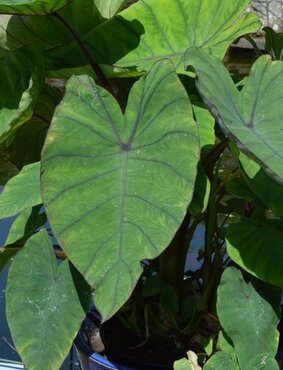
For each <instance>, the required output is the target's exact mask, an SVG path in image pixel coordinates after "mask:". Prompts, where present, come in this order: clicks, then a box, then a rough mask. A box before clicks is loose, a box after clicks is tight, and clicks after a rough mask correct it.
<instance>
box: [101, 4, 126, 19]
mask: <svg viewBox="0 0 283 370" xmlns="http://www.w3.org/2000/svg"><path fill="white" fill-rule="evenodd" d="M125 2H126V0H94V3H95V5H96V6H97V8H98V10H99V11H100V13H101V14H102V16H103V17H104V18H111V17H113V15H115V14H116V13H117V11H118V10H119V9H120V8H121V6H122V5H123V3H125Z"/></svg>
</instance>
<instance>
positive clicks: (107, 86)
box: [52, 13, 115, 96]
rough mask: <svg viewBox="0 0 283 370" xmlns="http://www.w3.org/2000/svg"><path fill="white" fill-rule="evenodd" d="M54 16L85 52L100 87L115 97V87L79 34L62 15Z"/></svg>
mask: <svg viewBox="0 0 283 370" xmlns="http://www.w3.org/2000/svg"><path fill="white" fill-rule="evenodd" d="M52 15H53V16H54V17H55V18H57V19H58V20H59V21H60V22H61V23H62V24H63V25H64V27H65V28H66V29H67V30H68V32H69V33H70V34H71V35H72V37H73V39H74V40H75V41H76V43H77V44H78V46H79V48H80V49H81V51H82V52H83V54H84V56H85V57H86V59H87V60H88V62H89V64H90V66H91V68H92V69H93V71H94V73H95V75H96V77H97V79H98V81H99V83H100V85H101V86H102V87H104V88H105V89H106V90H108V91H109V92H110V93H111V94H112V95H113V96H115V92H114V90H113V87H112V86H111V85H110V83H109V81H108V80H107V78H106V77H105V75H104V73H103V71H102V70H101V68H100V67H99V65H98V64H97V63H96V62H95V61H94V59H93V57H92V56H91V54H90V53H89V51H88V50H87V48H86V46H85V45H84V43H83V42H82V41H81V39H80V37H79V35H78V34H77V32H76V31H75V30H74V29H73V28H72V27H71V26H70V25H69V23H68V22H67V21H66V20H65V19H64V18H63V17H61V15H60V14H58V13H53V14H52Z"/></svg>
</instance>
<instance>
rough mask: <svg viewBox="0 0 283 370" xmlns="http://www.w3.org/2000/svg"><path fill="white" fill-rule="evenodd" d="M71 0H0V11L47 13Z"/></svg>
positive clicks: (5, 12) (8, 12) (33, 13)
mask: <svg viewBox="0 0 283 370" xmlns="http://www.w3.org/2000/svg"><path fill="white" fill-rule="evenodd" d="M70 2H71V0H1V1H0V13H4V14H26V15H27V14H30V15H39V14H48V13H53V12H56V11H57V10H59V9H60V8H63V7H64V6H65V5H67V4H68V3H70Z"/></svg>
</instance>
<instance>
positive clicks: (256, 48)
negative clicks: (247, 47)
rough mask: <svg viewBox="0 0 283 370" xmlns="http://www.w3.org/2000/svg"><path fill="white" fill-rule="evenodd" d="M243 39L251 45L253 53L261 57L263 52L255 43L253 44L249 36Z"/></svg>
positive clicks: (253, 41)
mask: <svg viewBox="0 0 283 370" xmlns="http://www.w3.org/2000/svg"><path fill="white" fill-rule="evenodd" d="M244 37H245V39H246V40H247V41H248V42H249V43H250V44H251V45H252V47H253V49H254V51H255V52H256V55H257V56H261V55H262V54H263V52H262V51H261V50H260V48H259V47H258V46H257V43H256V42H255V40H254V39H253V38H252V37H251V36H250V35H246V36H244Z"/></svg>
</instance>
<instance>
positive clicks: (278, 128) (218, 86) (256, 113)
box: [185, 48, 283, 183]
mask: <svg viewBox="0 0 283 370" xmlns="http://www.w3.org/2000/svg"><path fill="white" fill-rule="evenodd" d="M185 60H186V66H187V65H192V66H193V67H194V69H195V70H196V72H197V75H198V79H197V86H198V89H199V92H200V94H201V95H202V97H203V99H204V100H205V102H206V104H207V105H208V107H209V108H210V110H211V112H212V113H213V115H214V116H215V118H216V119H217V120H218V123H219V124H220V126H221V127H222V129H223V130H224V131H225V132H226V133H227V135H228V136H230V137H231V138H232V139H233V140H234V141H235V142H236V144H237V145H238V147H239V149H240V150H242V151H244V152H245V153H246V154H248V155H249V156H251V157H253V159H254V160H255V161H257V162H258V163H259V164H261V165H262V167H263V168H264V169H265V171H266V172H267V173H268V174H269V175H271V176H272V177H274V178H275V180H277V181H279V182H280V183H283V146H282V133H283V109H282V106H283V93H282V88H281V87H282V86H283V62H281V61H276V62H272V61H271V58H270V57H269V56H267V55H264V56H261V57H260V58H258V59H257V61H256V62H255V63H254V65H253V67H252V70H251V74H250V76H249V77H248V79H247V81H246V83H245V85H244V87H243V89H242V91H238V90H237V88H236V86H235V85H234V83H233V81H232V79H231V77H230V75H229V73H228V71H227V70H226V69H225V67H224V65H223V64H222V62H221V61H220V60H219V59H217V58H215V57H214V56H212V55H209V54H207V53H205V52H204V51H202V50H201V49H199V48H193V49H190V50H188V52H187V54H186V57H185ZM215 91H217V94H215Z"/></svg>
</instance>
